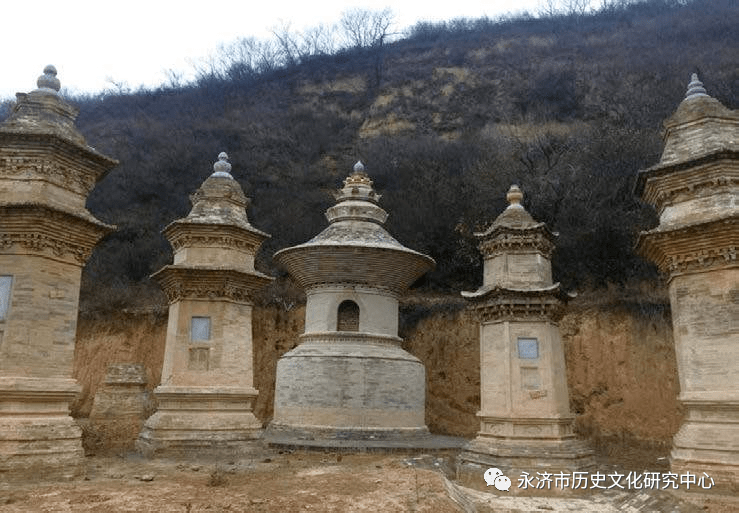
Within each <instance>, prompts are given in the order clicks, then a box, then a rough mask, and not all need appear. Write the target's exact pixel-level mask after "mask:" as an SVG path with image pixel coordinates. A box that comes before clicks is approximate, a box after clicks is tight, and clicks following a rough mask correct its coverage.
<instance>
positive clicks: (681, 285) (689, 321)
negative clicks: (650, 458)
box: [635, 74, 739, 486]
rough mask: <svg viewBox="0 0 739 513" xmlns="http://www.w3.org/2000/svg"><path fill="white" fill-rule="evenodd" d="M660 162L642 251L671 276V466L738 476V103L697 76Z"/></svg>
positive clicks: (647, 189) (645, 189)
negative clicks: (674, 419) (674, 398)
mask: <svg viewBox="0 0 739 513" xmlns="http://www.w3.org/2000/svg"><path fill="white" fill-rule="evenodd" d="M664 143H665V148H664V151H663V153H662V158H661V159H660V162H659V164H657V165H655V166H653V167H651V168H649V169H646V170H643V171H640V172H639V174H638V177H637V183H636V188H635V192H636V194H637V195H639V196H641V198H642V199H643V200H644V201H646V202H648V203H651V204H652V205H654V206H655V208H656V210H657V213H658V215H659V226H657V227H656V228H654V229H652V230H649V231H646V232H642V233H641V235H640V236H639V240H638V242H637V251H638V252H639V253H641V254H642V255H643V256H645V257H646V258H648V259H650V260H652V261H653V262H655V263H656V264H657V265H658V266H659V269H660V270H661V271H662V272H663V273H664V274H665V276H666V277H667V281H668V285H669V294H670V305H671V309H672V325H673V331H674V339H675V354H676V356H677V367H678V374H679V379H680V397H679V399H680V402H681V403H682V404H683V405H684V406H685V411H686V415H685V419H684V421H683V424H682V426H681V427H680V430H679V431H678V433H677V435H675V438H674V440H673V447H672V455H671V462H672V469H673V472H676V473H683V472H687V471H690V472H692V473H698V474H699V475H701V472H706V473H707V474H709V475H710V476H711V477H712V478H714V480H715V481H716V483H717V484H719V483H720V482H723V483H724V484H725V485H727V484H728V485H729V486H737V484H739V260H737V249H738V248H739V186H738V184H739V111H736V110H730V109H727V108H726V107H724V106H723V105H722V104H721V103H720V102H719V101H718V100H716V99H714V98H711V97H710V96H708V94H706V90H705V89H704V88H703V84H702V83H701V82H700V81H699V80H698V76H697V75H695V74H694V75H693V77H692V80H691V81H690V84H689V85H688V92H687V95H686V97H685V99H684V100H683V101H682V103H680V105H679V106H678V108H677V111H676V112H675V113H674V114H673V115H672V117H670V118H669V119H668V120H667V121H666V122H665V130H664Z"/></svg>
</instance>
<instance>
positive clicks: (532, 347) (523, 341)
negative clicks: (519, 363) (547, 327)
mask: <svg viewBox="0 0 739 513" xmlns="http://www.w3.org/2000/svg"><path fill="white" fill-rule="evenodd" d="M518 357H519V358H523V359H526V360H533V359H536V358H539V341H538V340H536V339H535V338H519V339H518Z"/></svg>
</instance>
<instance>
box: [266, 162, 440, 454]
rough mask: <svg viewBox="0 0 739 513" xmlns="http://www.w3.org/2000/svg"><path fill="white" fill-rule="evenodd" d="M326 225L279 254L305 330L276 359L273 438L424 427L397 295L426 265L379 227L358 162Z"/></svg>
mask: <svg viewBox="0 0 739 513" xmlns="http://www.w3.org/2000/svg"><path fill="white" fill-rule="evenodd" d="M335 197H336V201H337V203H336V205H334V206H333V207H331V208H329V209H328V210H327V211H326V217H327V218H328V221H329V226H328V227H327V228H326V229H325V230H324V231H322V232H321V233H320V234H318V235H317V236H316V237H314V238H313V239H311V240H310V241H308V242H306V243H304V244H300V245H298V246H293V247H290V248H287V249H283V250H281V251H278V252H277V253H276V254H275V259H276V260H277V261H278V262H279V263H281V264H282V265H284V266H285V267H286V268H287V270H288V272H289V273H290V275H291V276H292V277H293V278H294V279H295V280H296V281H297V282H298V283H299V284H300V286H302V287H303V288H304V289H305V291H306V296H307V304H306V308H305V333H303V334H302V335H301V336H300V344H299V345H298V347H296V348H295V349H293V350H292V351H289V352H287V353H285V354H284V355H283V356H282V357H281V358H280V359H279V361H278V362H277V377H276V385H275V404H274V418H273V420H272V422H271V424H270V426H269V427H268V429H267V433H266V438H267V439H268V440H269V441H270V442H272V443H286V444H291V445H295V444H297V445H319V446H321V445H323V446H349V447H363V446H382V445H383V444H392V443H394V442H398V441H400V442H403V441H406V442H410V441H412V440H414V439H418V438H419V437H428V429H427V428H426V424H425V419H424V400H425V386H426V382H425V369H424V366H423V364H422V363H421V362H420V361H419V360H418V359H417V358H415V357H414V356H412V355H411V354H409V353H407V352H406V351H404V350H403V349H401V347H400V344H401V342H402V339H401V338H399V337H398V298H399V297H400V295H401V294H402V293H403V292H404V291H405V290H406V289H407V288H408V287H409V286H410V285H411V284H412V283H413V282H414V281H416V280H417V279H418V278H419V277H420V276H422V275H423V274H424V273H425V272H427V271H428V270H430V269H432V268H433V266H434V261H433V259H431V258H430V257H428V256H426V255H423V254H421V253H418V252H416V251H412V250H410V249H408V248H406V247H404V246H403V245H402V244H400V243H399V242H398V241H397V240H395V239H394V238H393V237H392V236H391V235H390V234H389V233H388V232H387V231H386V230H385V229H384V228H383V226H382V225H383V223H384V222H385V220H386V219H387V212H385V211H384V210H383V209H382V208H381V207H380V206H379V205H378V202H379V200H380V196H379V195H378V194H376V193H375V190H374V188H373V187H372V181H371V180H370V179H369V177H368V176H367V175H366V174H365V172H364V166H363V165H362V164H361V162H358V163H357V164H356V165H355V166H354V172H353V173H352V174H351V175H350V176H349V177H348V178H347V179H346V180H345V181H344V187H343V188H342V189H340V190H338V191H337V192H336V193H335Z"/></svg>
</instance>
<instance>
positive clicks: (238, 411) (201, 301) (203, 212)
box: [138, 153, 271, 456]
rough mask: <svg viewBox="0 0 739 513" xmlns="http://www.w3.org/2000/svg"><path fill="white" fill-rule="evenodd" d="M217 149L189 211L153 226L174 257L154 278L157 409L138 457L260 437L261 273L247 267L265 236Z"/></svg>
mask: <svg viewBox="0 0 739 513" xmlns="http://www.w3.org/2000/svg"><path fill="white" fill-rule="evenodd" d="M227 158H228V157H227V155H226V154H225V153H221V154H220V155H219V161H218V162H217V163H216V164H215V165H214V172H213V174H212V175H211V176H210V177H209V178H208V179H206V180H205V182H203V184H202V186H201V187H200V189H198V191H197V192H196V193H195V194H193V195H192V197H191V201H192V204H193V208H192V210H191V211H190V214H189V215H188V216H187V217H186V218H184V219H179V220H177V221H174V222H173V223H171V224H170V225H168V226H167V227H166V228H165V229H164V231H163V233H164V235H165V236H166V237H167V240H169V242H170V244H171V245H172V247H173V248H174V264H172V265H167V266H165V267H164V268H162V269H161V270H159V271H158V272H156V273H155V274H154V275H153V276H152V277H153V278H155V279H156V280H157V281H158V282H159V283H160V285H161V286H162V288H163V289H164V292H165V294H166V295H167V298H168V300H169V321H168V325H167V340H166V346H165V351H164V364H163V368H162V380H161V384H160V385H159V386H158V387H157V388H156V389H155V390H154V394H155V396H156V398H157V401H158V404H159V407H158V410H157V411H156V413H154V414H153V415H152V416H151V417H149V418H148V419H147V420H146V422H145V423H144V428H143V430H142V432H141V434H140V435H139V441H138V447H139V450H140V451H141V452H142V453H144V454H145V455H147V456H185V455H187V456H209V455H213V456H217V455H220V454H231V455H233V454H237V453H239V452H245V451H246V452H248V451H249V450H250V449H251V447H252V445H253V443H252V442H253V441H254V440H255V439H257V438H259V437H260V436H261V427H262V424H261V422H260V421H259V420H258V419H257V418H256V417H255V416H254V413H253V410H254V403H255V401H256V398H257V394H258V391H257V390H256V389H255V388H254V365H253V350H252V305H253V297H254V293H255V292H257V291H258V290H259V289H261V288H262V287H263V286H264V285H266V284H267V283H269V281H270V280H271V278H269V277H267V276H265V275H263V274H261V273H259V272H257V271H256V270H255V269H254V256H255V254H256V252H257V250H258V249H259V246H260V245H261V244H262V242H263V241H264V239H265V238H267V237H268V235H267V234H265V233H264V232H261V231H260V230H257V229H256V228H254V227H253V226H252V225H251V224H250V223H249V221H248V219H247V216H246V207H247V204H248V198H246V196H245V195H244V192H243V191H242V189H241V186H240V185H239V184H238V182H236V180H234V178H233V177H232V176H231V174H230V169H231V165H230V164H229V163H228V162H227Z"/></svg>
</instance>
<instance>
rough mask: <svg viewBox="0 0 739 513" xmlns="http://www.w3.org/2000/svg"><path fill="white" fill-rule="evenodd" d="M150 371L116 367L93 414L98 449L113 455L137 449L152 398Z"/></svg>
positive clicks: (131, 366)
mask: <svg viewBox="0 0 739 513" xmlns="http://www.w3.org/2000/svg"><path fill="white" fill-rule="evenodd" d="M145 386H146V369H145V368H144V366H143V365H142V364H140V363H114V364H111V365H109V366H108V370H107V373H106V374H105V379H104V381H103V384H102V386H101V387H99V388H98V390H97V393H96V394H95V399H94V401H93V404H92V411H91V412H90V425H91V429H92V431H93V433H92V435H93V436H92V438H93V439H94V444H92V445H94V449H95V450H96V451H98V450H100V449H102V448H105V449H107V450H112V451H121V450H124V451H125V450H130V449H133V448H134V444H135V442H136V438H137V437H138V435H139V432H140V431H141V427H142V425H143V423H144V420H145V419H146V412H147V410H148V408H149V396H148V393H147V392H146V390H145Z"/></svg>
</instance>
